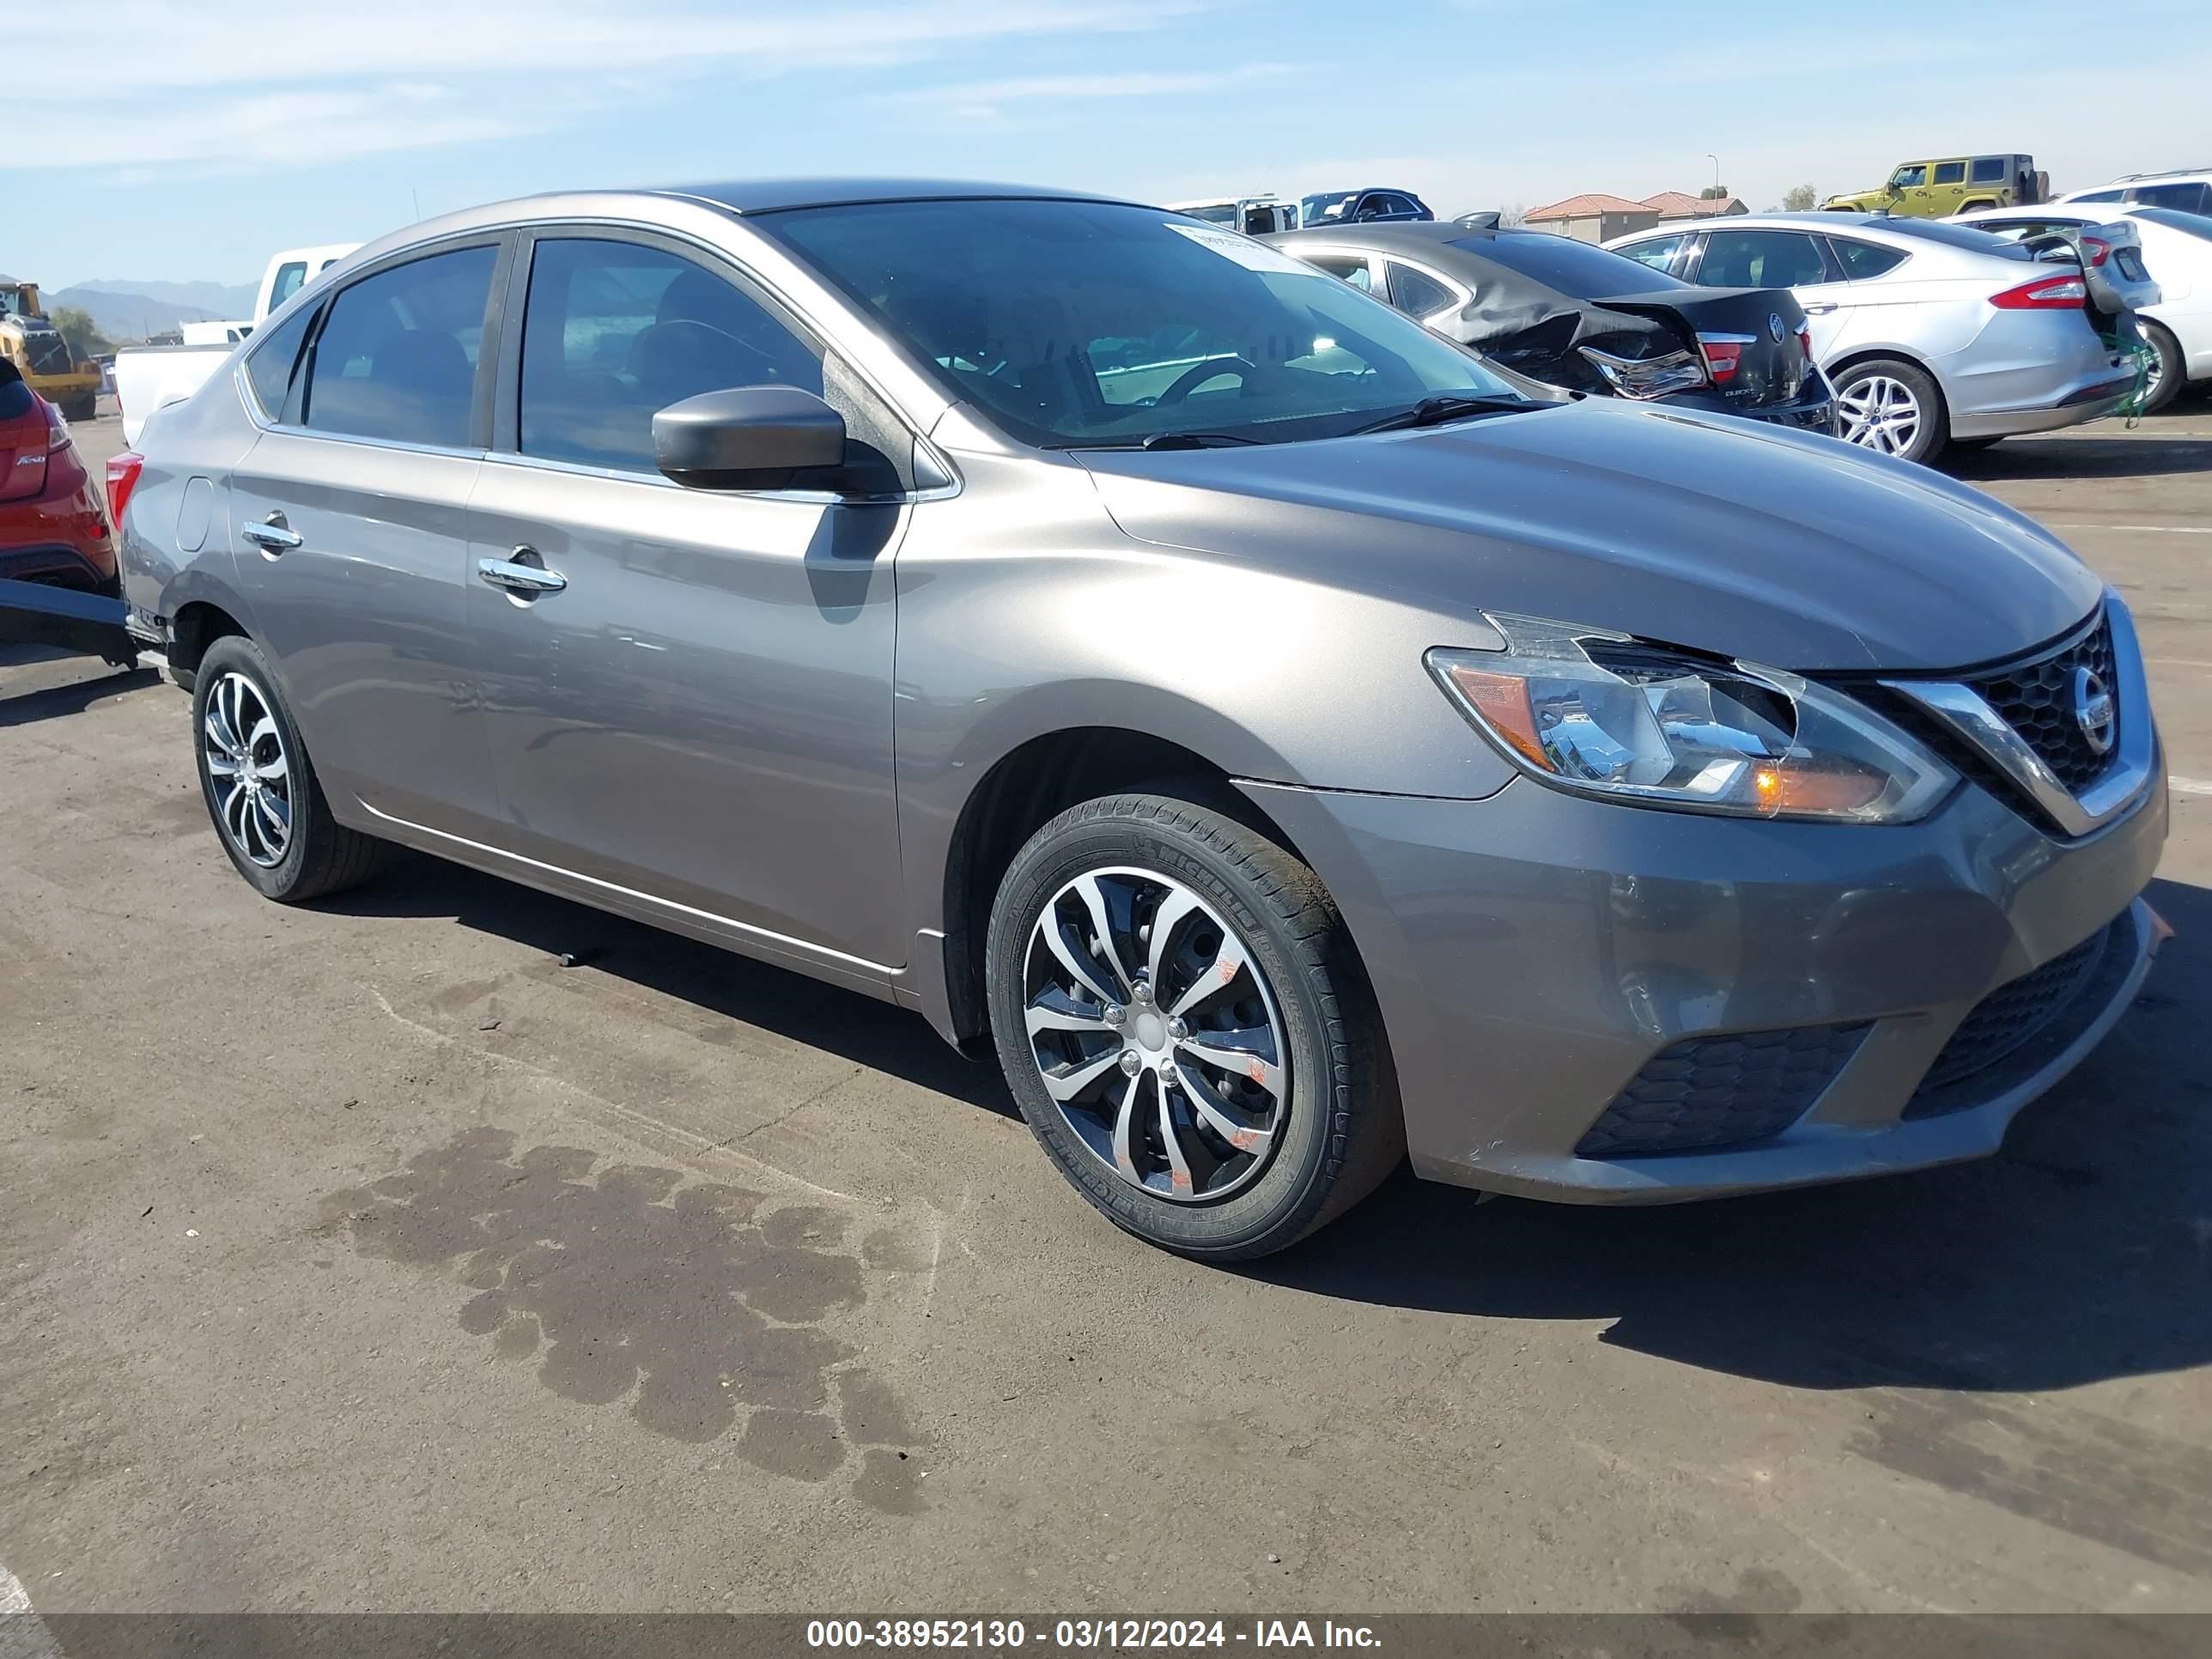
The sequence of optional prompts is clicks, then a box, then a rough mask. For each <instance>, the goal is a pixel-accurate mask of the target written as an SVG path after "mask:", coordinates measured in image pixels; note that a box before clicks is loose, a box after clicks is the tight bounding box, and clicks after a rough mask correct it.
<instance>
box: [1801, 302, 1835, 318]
mask: <svg viewBox="0 0 2212 1659" xmlns="http://www.w3.org/2000/svg"><path fill="white" fill-rule="evenodd" d="M1835 308H1836V303H1835V301H1832V300H1820V301H1814V303H1813V304H1811V305H1809V306H1807V307H1805V314H1806V315H1807V316H1808V317H1825V316H1826V315H1827V314H1828V313H1830V312H1832V311H1833V310H1834V309H1835Z"/></svg>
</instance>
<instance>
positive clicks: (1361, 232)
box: [1266, 219, 1550, 253]
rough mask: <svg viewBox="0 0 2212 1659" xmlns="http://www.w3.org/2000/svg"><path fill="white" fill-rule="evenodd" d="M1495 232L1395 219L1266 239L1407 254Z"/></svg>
mask: <svg viewBox="0 0 2212 1659" xmlns="http://www.w3.org/2000/svg"><path fill="white" fill-rule="evenodd" d="M1494 234H1496V233H1495V232H1492V231H1486V230H1474V229H1472V228H1469V227H1468V226H1466V225H1462V224H1455V223H1453V222H1451V221H1449V220H1437V219H1396V220H1387V221H1382V222H1376V221H1371V220H1370V221H1369V222H1366V223H1364V224H1362V223H1358V222H1352V223H1347V224H1343V225H1315V226H1313V227H1311V228H1309V229H1305V230H1279V231H1277V232H1276V233H1275V234H1273V235H1272V236H1270V237H1268V238H1267V239H1266V240H1268V241H1270V242H1282V243H1285V244H1287V243H1291V242H1300V243H1310V244H1312V245H1314V246H1319V245H1320V244H1321V243H1322V242H1371V243H1373V244H1374V245H1376V246H1378V247H1385V248H1391V247H1395V248H1397V249H1399V250H1400V251H1401V252H1407V253H1417V252H1422V251H1423V250H1425V249H1432V248H1434V247H1435V246H1436V245H1437V243H1439V242H1455V241H1458V240H1460V239H1461V238H1462V237H1475V236H1489V235H1494ZM1530 234H1533V235H1538V236H1542V235H1547V234H1550V233H1548V232H1546V231H1534V232H1531V233H1530Z"/></svg>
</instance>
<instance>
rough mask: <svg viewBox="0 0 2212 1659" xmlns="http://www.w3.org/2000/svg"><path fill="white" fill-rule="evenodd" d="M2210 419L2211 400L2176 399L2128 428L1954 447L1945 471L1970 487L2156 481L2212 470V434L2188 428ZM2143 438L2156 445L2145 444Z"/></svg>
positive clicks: (2117, 425) (2108, 424)
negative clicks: (2049, 480)
mask: <svg viewBox="0 0 2212 1659" xmlns="http://www.w3.org/2000/svg"><path fill="white" fill-rule="evenodd" d="M2207 415H2212V398H2206V397H2203V396H2197V395H2191V396H2187V397H2182V398H2176V399H2175V400H2174V401H2173V402H2172V403H2171V404H2167V405H2166V408H2164V409H2162V410H2160V411H2159V412H2158V413H2157V414H2155V415H2152V416H2146V417H2145V418H2144V419H2143V420H2142V421H2141V422H2138V423H2137V424H2136V426H2134V427H2132V428H2130V427H2128V426H2127V425H2125V424H2124V422H2119V421H2112V420H2107V421H2100V422H2095V423H2094V424H2092V425H2089V426H2082V427H2075V428H2071V429H2070V430H2068V431H2065V432H2061V433H2053V434H2051V435H2045V436H2040V437H2039V436H2035V435H2028V436H2026V437H2019V438H2007V439H2006V440H2005V441H2003V442H2002V443H1999V444H1993V445H1991V446H1990V447H1988V448H1987V449H1978V450H1966V449H1952V450H1949V451H1947V452H1946V453H1944V454H1943V455H1942V456H1940V457H1938V458H1937V459H1938V464H1939V465H1940V466H1941V468H1942V471H1945V472H1948V473H1949V474H1950V475H1951V476H1952V477H1955V478H1960V479H1964V480H1965V481H1966V482H1967V483H2002V482H2004V481H2006V480H2008V479H2015V478H2017V479H2033V478H2130V477H2142V478H2153V477H2172V476H2174V475H2175V474H2178V473H2185V472H2212V433H2206V432H2203V431H2202V430H2196V431H2191V430H2188V429H2186V428H2185V424H2184V423H2185V422H2188V423H2190V424H2191V425H2194V424H2195V423H2197V422H2201V421H2202V420H2203V418H2204V417H2205V416H2207ZM2145 438H2151V439H2155V440H2157V441H2156V442H2154V443H2145V442H2143V441H2142V440H2143V439H2145Z"/></svg>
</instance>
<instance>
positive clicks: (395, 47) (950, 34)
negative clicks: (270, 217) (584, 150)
mask: <svg viewBox="0 0 2212 1659" xmlns="http://www.w3.org/2000/svg"><path fill="white" fill-rule="evenodd" d="M1211 3H1218V0H939V3H936V4H933V5H920V4H906V5H887V4H883V3H861V4H854V3H840V0H824V3H821V4H816V5H803V4H797V3H791V0H775V3H760V4H752V5H749V6H747V7H745V8H744V9H742V10H740V9H736V8H732V7H725V6H720V5H715V4H711V3H706V0H635V3H621V0H383V3H380V4H379V5H377V6H376V7H375V8H374V9H364V8H361V7H358V6H351V5H349V6H344V7H337V6H333V5H331V4H329V3H327V0H325V3H314V0H310V3H306V4H301V3H285V0H208V3H204V4H199V5H193V6H180V5H177V4H175V3H173V0H118V3H114V4H112V5H110V6H109V7H108V8H106V10H105V11H104V12H103V15H102V19H101V30H100V33H101V46H100V82H101V86H102V89H103V93H104V94H105V98H104V103H103V116H102V118H101V120H100V121H99V122H97V123H94V124H92V125H89V126H87V125H83V124H82V123H79V122H76V121H74V120H73V121H72V131H74V132H75V133H76V134H77V135H78V137H76V138H74V139H73V140H72V142H71V143H70V144H69V145H67V146H65V147H64V148H63V149H62V150H61V151H60V152H59V153H58V154H46V155H40V158H39V160H38V161H37V162H36V164H35V165H37V166H38V167H41V168H51V167H55V166H57V165H59V166H64V167H101V168H114V167H124V166H137V167H158V166H161V165H162V164H179V163H188V164H191V165H195V166H198V167H206V166H209V165H215V166H234V167H299V166H307V165H313V164H316V163H320V162H327V161H339V160H343V159H347V158H349V157H352V156H357V155H368V154H373V153H375V152H379V151H386V150H400V149H423V148H428V147H432V146H436V145H444V144H455V143H471V142H481V141H483V140H486V139H491V138H501V137H513V136H516V135H518V134H522V133H527V132H532V131H544V130H546V129H548V128H550V127H553V126H556V125H573V124H574V122H575V121H576V120H577V119H578V118H580V117H581V116H584V115H586V114H588V113H590V112H595V111H597V110H599V109H602V108H604V107H605V105H606V102H607V100H608V99H609V98H610V96H611V94H613V92H614V90H615V88H618V87H625V86H626V87H629V88H633V89H634V88H636V87H637V86H638V84H639V82H641V80H647V79H648V78H649V77H654V76H658V77H661V78H662V80H663V82H664V84H665V77H668V76H678V75H692V74H698V73H702V72H706V71H708V70H712V71H714V72H716V73H720V74H737V75H741V76H763V77H764V76H775V75H782V74H787V73H789V72H791V71H793V70H802V69H806V68H811V67H818V66H840V67H866V66H881V65H885V64H902V63H909V62H915V61H917V60H921V59H925V58H931V57H933V56H937V55H939V54H943V53H945V52H953V51H956V50H959V49H963V48H970V47H973V46H975V45H977V44H978V43H981V42H984V41H991V40H1012V39H1017V38H1044V37H1051V36H1058V35H1071V34H1097V33H1124V32H1128V31H1133V30H1140V29H1146V28H1151V27H1156V26H1158V25H1159V24H1161V23H1163V22H1164V21H1169V20H1170V19H1172V18H1175V17H1177V16H1182V15H1187V14H1189V13H1191V12H1194V11H1196V10H1200V9H1204V8H1205V7H1206V6H1207V5H1208V4H1211ZM9 100H10V101H11V103H12V104H14V105H15V107H17V108H18V109H19V110H21V109H23V108H24V107H25V106H27V107H28V110H29V111H30V112H32V113H33V114H35V113H36V112H38V111H39V109H40V106H41V105H42V104H46V105H52V106H56V107H57V108H61V107H66V108H67V109H69V110H70V111H72V112H74V111H75V110H76V106H78V105H79V104H80V103H81V102H82V95H81V92H79V91H76V90H71V89H64V88H62V87H61V86H60V85H59V84H58V83H57V82H51V81H48V82H40V80H39V79H38V77H35V76H33V77H32V78H31V79H30V80H29V81H28V82H24V83H22V84H21V85H17V86H12V87H10V88H9ZM966 101H969V102H973V101H974V100H972V99H971V100H966ZM30 165H33V164H32V163H29V162H21V163H18V162H13V161H9V159H7V157H6V155H5V154H4V153H0V173H3V172H6V171H9V170H10V169H11V168H17V167H27V166H30Z"/></svg>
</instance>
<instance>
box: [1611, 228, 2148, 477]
mask: <svg viewBox="0 0 2212 1659" xmlns="http://www.w3.org/2000/svg"><path fill="white" fill-rule="evenodd" d="M1606 246H1607V247H1609V248H1612V249H1613V250H1614V251H1615V252H1620V253H1625V254H1626V255H1628V257H1629V258H1632V259H1640V260H1642V261H1643V262H1644V264H1648V265H1650V266H1652V267H1653V268H1655V269H1656V270H1664V271H1667V272H1668V273H1669V274H1670V275H1672V276H1680V277H1681V278H1682V279H1683V280H1684V281H1686V282H1692V283H1706V284H1708V285H1711V286H1713V287H1719V288H1786V289H1790V290H1791V291H1792V292H1793V293H1795V294H1796V296H1797V301H1798V303H1799V304H1800V305H1802V306H1803V307H1805V314H1806V317H1807V319H1808V321H1809V322H1810V324H1811V326H1812V335H1813V356H1814V361H1815V362H1818V363H1819V364H1820V368H1821V369H1822V370H1823V371H1824V372H1825V373H1826V375H1827V376H1828V380H1829V383H1830V384H1831V385H1832V386H1834V387H1835V389H1836V408H1837V412H1838V415H1839V416H1840V417H1841V420H1842V426H1843V435H1844V437H1845V438H1847V439H1849V440H1850V441H1851V442H1853V443H1857V444H1863V445H1864V446H1865V447H1868V448H1870V449H1878V450H1880V451H1881V452H1882V453H1885V454H1889V455H1901V456H1903V457H1904V458H1905V459H1907V460H1912V461H1927V460H1932V459H1935V457H1936V455H1937V454H1939V453H1941V452H1942V449H1943V448H1944V447H1945V446H1946V445H1947V444H1955V445H1957V446H1959V447H1962V448H1967V447H1972V448H1978V447H1982V446H1983V445H1985V444H1992V443H1995V442H1996V441H1997V440H1998V439H2000V438H2003V437H2007V436H2009V435H2012V434H2015V433H2022V432H2050V431H2053V430H2056V429H2057V428H2060V427H2067V426H2073V425H2075V424H2077V423H2078V422H2082V421H2093V420H2097V419H2100V417H2102V416H2106V415H2109V414H2111V413H2112V410H2114V409H2115V408H2116V407H2117V406H2118V404H2119V403H2120V401H2121V399H2122V398H2125V397H2126V396H2127V395H2128V393H2129V392H2132V391H2133V390H2134V389H2135V383H2136V374H2135V368H2134V365H2133V362H2132V361H2131V360H2130V356H2129V355H2128V354H2127V353H2126V352H2125V351H2124V350H2123V349H2120V348H2118V347H2117V346H2114V345H2112V344H2108V343H2106V340H2105V338H2104V337H2103V335H2102V333H2101V332H2100V330H2099V328H2098V325H2097V323H2096V321H2095V319H2093V316H2092V314H2091V313H2090V311H2089V310H2088V308H2087V301H2088V299H2089V283H2088V282H2087V277H2086V276H2085V273H2084V271H2083V269H2082V267H2081V264H2078V263H2075V261H2073V260H2072V259H2070V258H2069V259H2067V260H2066V261H2065V262H2064V263H2060V264H2054V263H2051V262H2049V261H2046V260H2043V259H2039V258H2036V257H2035V256H2034V255H2033V254H2032V253H2030V252H2028V250H2027V249H2026V248H2023V247H2021V246H2016V245H2015V244H2012V243H2009V242H2007V241H2005V240H2003V239H2002V238H2001V237H1998V236H1995V235H1992V234H1990V232H1988V231H1985V230H1978V229H1976V228H1973V227H1972V226H1969V225H1960V224H1957V223H1954V222H1952V221H1950V220H1948V219H1947V220H1941V221H1937V220H1930V219H1893V218H1891V217H1889V216H1887V215H1883V214H1871V213H1807V214H1756V215H1752V216H1747V217H1740V218H1734V219H1710V220H1702V221H1699V222H1698V223H1697V224H1695V225H1694V226H1692V227H1687V228H1657V229H1653V230H1647V231H1641V232H1638V234H1635V235H1633V236H1625V237H1621V238H1620V239H1618V240H1614V241H1611V242H1607V244H1606Z"/></svg>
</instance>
